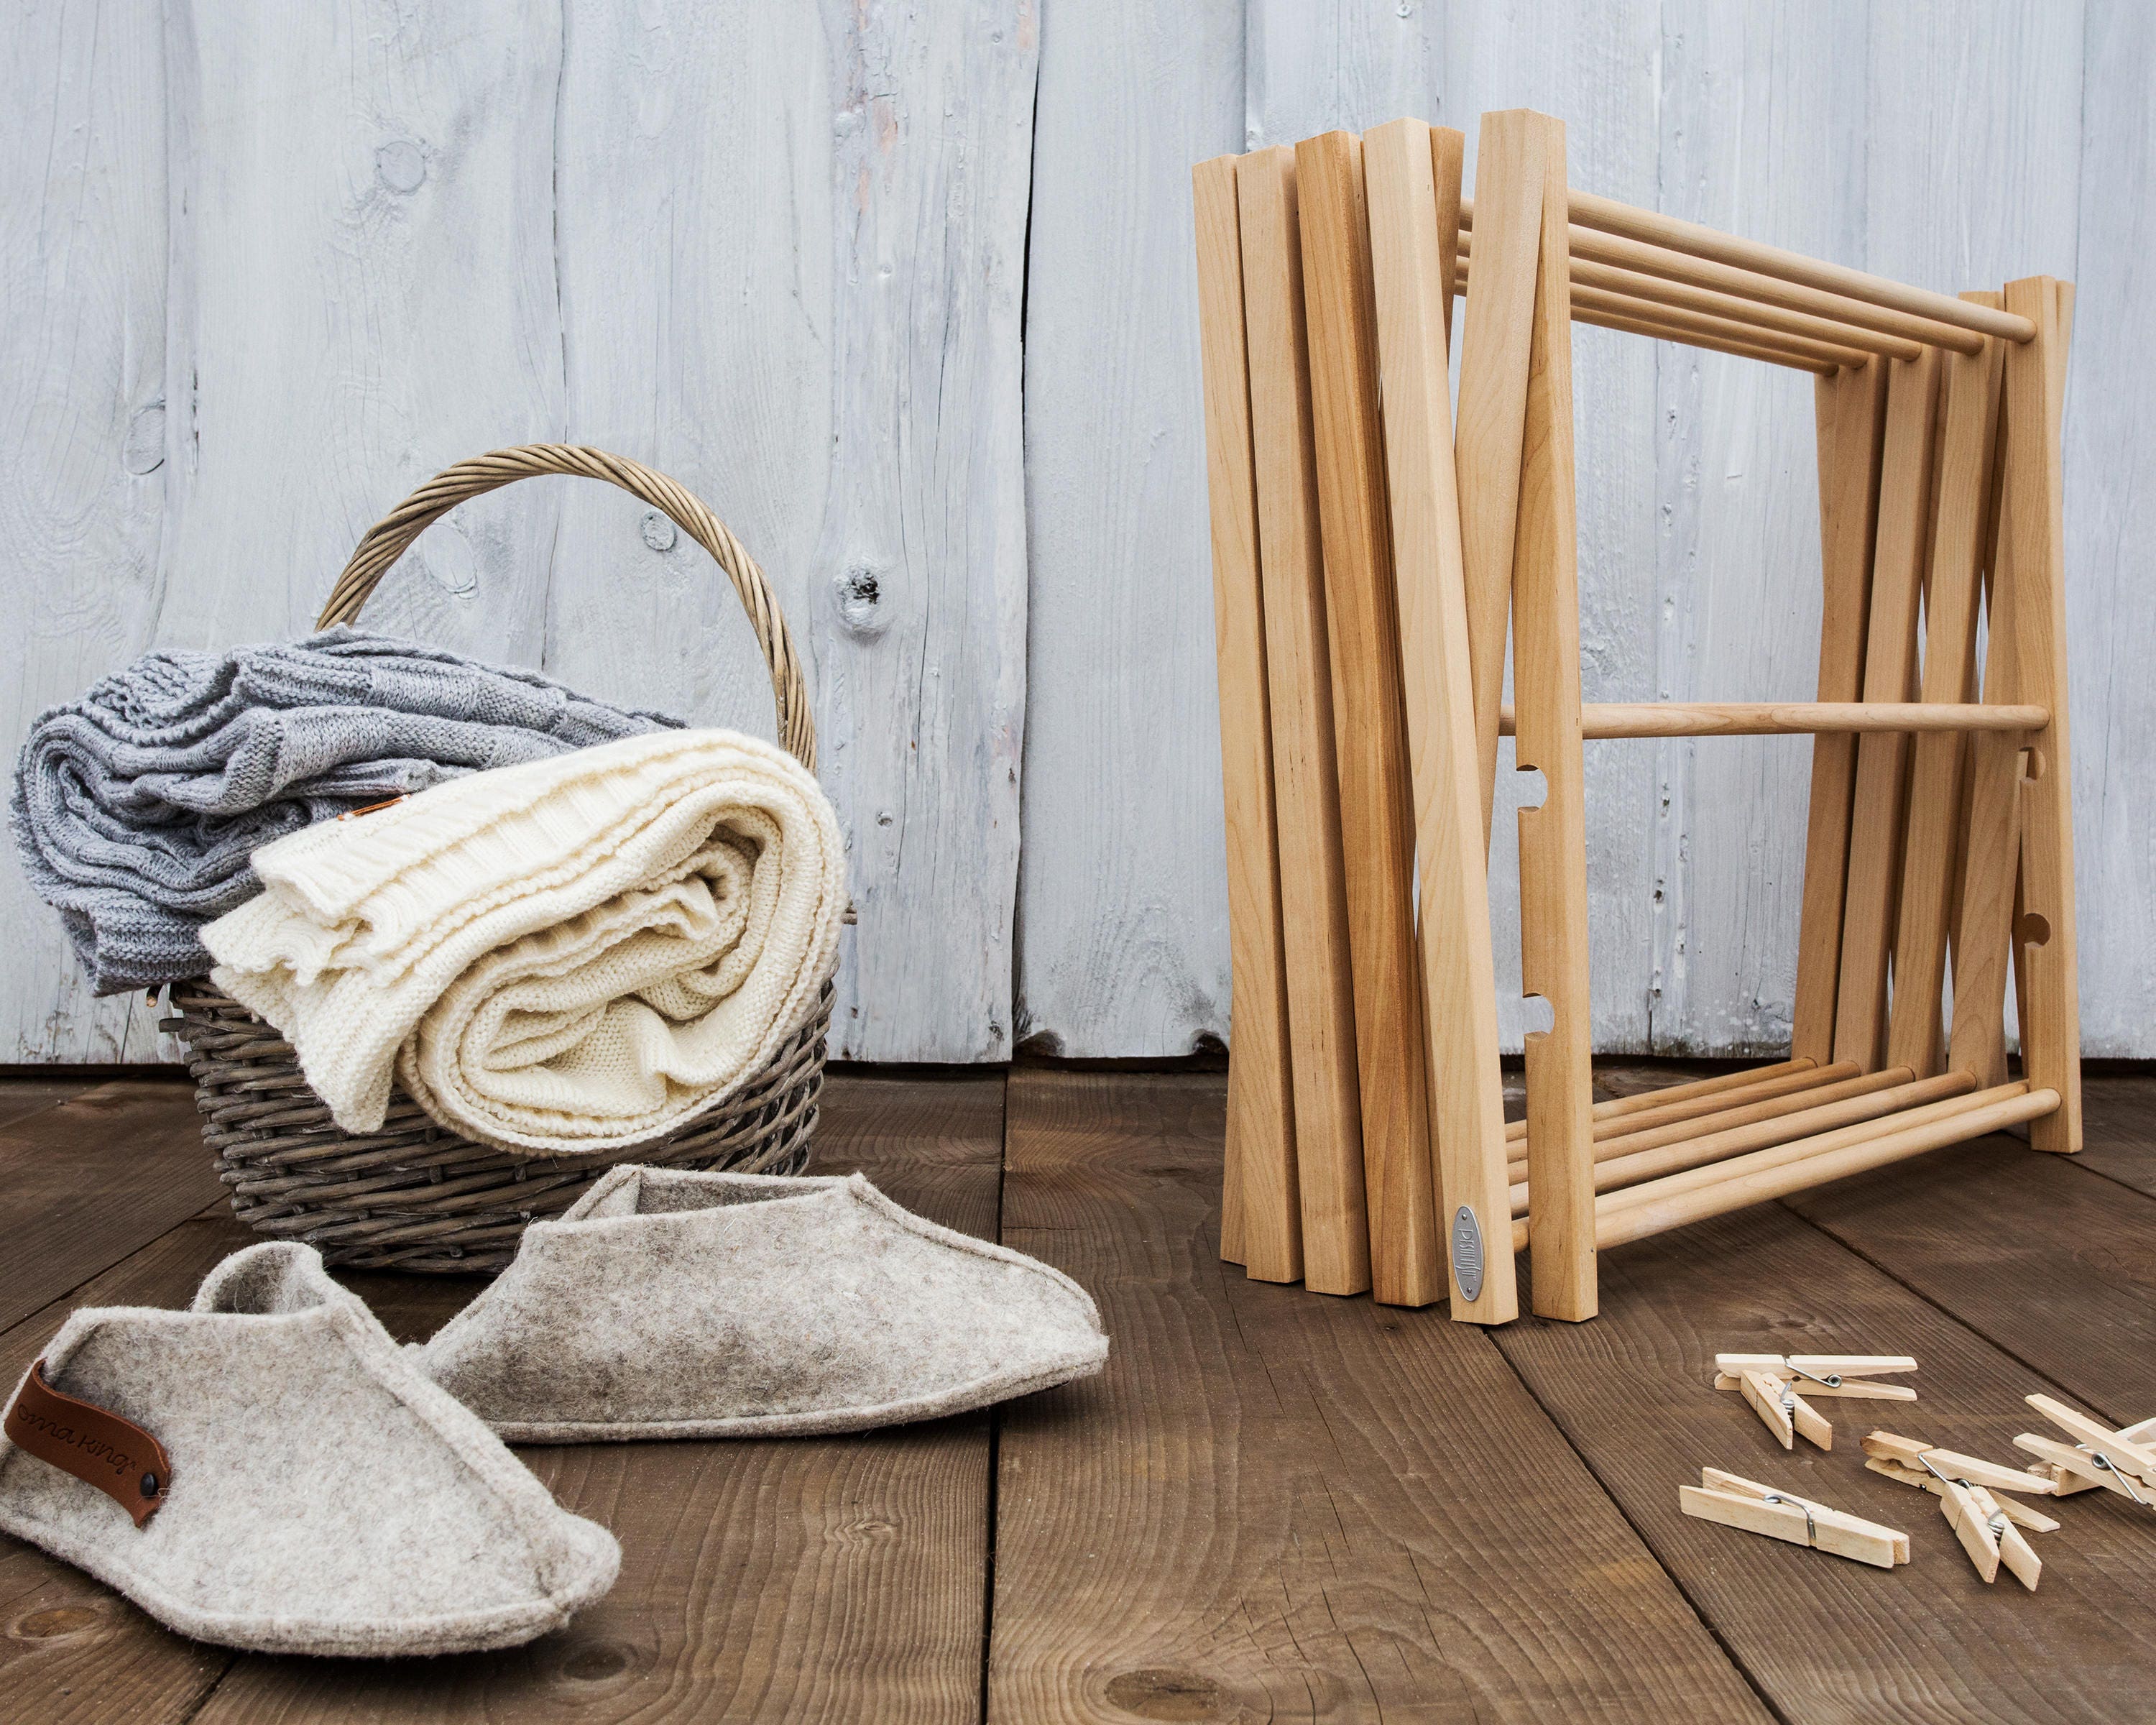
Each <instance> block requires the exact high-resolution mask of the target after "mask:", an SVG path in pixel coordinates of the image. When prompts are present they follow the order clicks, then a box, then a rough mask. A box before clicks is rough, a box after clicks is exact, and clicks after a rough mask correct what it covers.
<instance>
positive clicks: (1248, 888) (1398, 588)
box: [1193, 110, 2082, 1323]
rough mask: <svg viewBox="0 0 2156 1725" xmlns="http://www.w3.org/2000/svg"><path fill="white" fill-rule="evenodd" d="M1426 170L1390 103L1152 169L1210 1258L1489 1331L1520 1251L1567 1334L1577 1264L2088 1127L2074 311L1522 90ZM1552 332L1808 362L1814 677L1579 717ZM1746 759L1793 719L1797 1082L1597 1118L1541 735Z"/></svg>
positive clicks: (2069, 1139) (1577, 762) (1434, 132)
mask: <svg viewBox="0 0 2156 1725" xmlns="http://www.w3.org/2000/svg"><path fill="white" fill-rule="evenodd" d="M1464 144H1465V140H1464V138H1463V136H1461V134H1460V133H1459V132H1456V131H1449V130H1445V129H1443V128H1433V127H1430V126H1425V125H1424V124H1423V123H1422V122H1421V121H1413V120H1403V121H1394V122H1393V123H1391V124H1390V125H1388V126H1379V127H1378V128H1377V129H1375V130H1374V131H1370V132H1368V133H1366V134H1364V135H1363V136H1361V137H1359V138H1358V137H1357V136H1354V135H1353V134H1351V133H1347V132H1331V133H1327V134H1326V135H1324V136H1321V137H1316V138H1310V139H1306V140H1305V141H1303V142H1301V143H1300V144H1298V145H1296V146H1293V148H1288V147H1285V146H1282V147H1277V148H1273V149H1268V150H1261V151H1255V152H1253V153H1252V154H1250V155H1247V156H1243V157H1222V158H1219V159H1217V160H1215V161H1212V162H1204V163H1202V164H1200V165H1199V167H1198V168H1197V169H1196V170H1195V172H1194V176H1193V180H1194V187H1195V193H1196V206H1197V228H1198V257H1199V300H1200V314H1201V316H1200V323H1201V332H1202V347H1203V352H1204V378H1205V419H1206V432H1207V438H1206V443H1207V454H1208V476H1209V489H1210V495H1211V515H1212V531H1213V552H1214V598H1215V617H1216V623H1217V645H1218V651H1219V684H1220V715H1221V733H1222V737H1221V741H1222V764H1223V772H1224V781H1225V789H1226V808H1227V821H1228V850H1229V923H1230V932H1231V940H1232V951H1233V961H1234V975H1235V1000H1234V1022H1235V1057H1234V1060H1233V1061H1232V1062H1231V1064H1230V1067H1229V1120H1228V1149H1227V1160H1226V1169H1225V1181H1224V1209H1223V1221H1222V1229H1221V1252H1222V1255H1223V1256H1224V1258H1226V1259H1228V1260H1230V1261H1235V1262H1240V1263H1241V1264H1243V1265H1245V1267H1246V1269H1247V1271H1248V1272H1249V1274H1250V1276H1253V1277H1254V1278H1258V1279H1261V1280H1266V1281H1295V1280H1297V1279H1300V1280H1301V1281H1303V1282H1304V1283H1305V1284H1306V1286H1309V1287H1311V1288H1312V1289H1315V1290H1318V1291H1324V1292H1328V1293H1354V1292H1358V1291H1363V1289H1366V1288H1367V1289H1369V1290H1371V1291H1373V1294H1374V1296H1375V1297H1376V1298H1378V1299H1379V1300H1381V1301H1388V1302H1391V1303H1397V1304H1405V1305H1421V1304H1425V1303H1428V1302H1430V1301H1435V1300H1436V1299H1438V1298H1440V1297H1444V1296H1446V1295H1447V1294H1449V1295H1450V1299H1451V1306H1452V1313H1453V1316H1454V1317H1456V1318H1461V1319H1465V1320H1468V1321H1471V1322H1482V1323H1500V1322H1506V1321H1507V1320H1509V1319H1511V1318H1512V1317H1515V1316H1516V1315H1517V1312H1518V1296H1517V1281H1516V1277H1515V1271H1514V1260H1515V1255H1516V1254H1517V1252H1518V1251H1519V1250H1522V1248H1528V1247H1531V1248H1532V1266H1533V1278H1532V1283H1533V1286H1532V1295H1533V1309H1534V1310H1535V1311H1536V1312H1539V1313H1541V1314H1543V1315H1544V1316H1548V1317H1564V1318H1585V1317H1592V1316H1593V1315H1594V1311H1595V1301H1596V1292H1595V1287H1596V1277H1595V1254H1596V1251H1597V1250H1598V1249H1599V1247H1604V1246H1609V1245H1617V1244H1620V1243H1622V1242H1625V1241H1628V1240H1637V1239H1640V1238H1643V1237H1645V1236H1646V1235H1651V1234H1655V1233H1658V1232H1661V1231H1662V1230H1666V1229H1669V1228H1674V1227H1677V1226H1680V1225H1681V1224H1685V1223H1687V1222H1691V1221H1694V1220H1697V1219H1702V1218H1704V1217H1707V1216H1712V1215H1717V1214H1722V1213H1723V1212H1725V1211H1727V1210H1730V1209H1737V1208H1739V1207H1741V1206H1743V1205H1745V1204H1753V1203H1757V1202H1759V1201H1762V1200H1763V1199H1769V1198H1774V1197H1779V1196H1780V1195H1783V1194H1787V1193H1790V1192H1794V1191H1798V1190H1801V1189H1804V1188H1807V1187H1810V1186H1814V1185H1817V1184H1820V1183H1823V1182H1825V1181H1828V1180H1833V1179H1838V1178H1842V1177H1843V1176H1845V1175H1847V1174H1851V1173H1857V1172H1859V1171H1861V1170H1863V1169H1866V1168H1876V1167H1879V1166H1881V1165H1882V1164H1884V1163H1890V1162H1893V1161H1897V1160H1899V1159H1900V1158H1904V1157H1907V1156H1913V1155H1916V1154H1917V1153H1921V1152H1922V1151H1926V1150H1930V1149H1933V1148H1936V1147H1940V1146H1942V1145H1945V1144H1950V1143H1953V1142H1959V1141H1961V1140H1963V1139H1968V1138H1973V1137H1978V1136H1979V1135H1981V1134H1983V1133H1985V1132H1994V1131H1997V1130H1999V1128H2001V1127H2006V1126H2010V1125H2013V1124H2015V1123H2017V1122H2028V1126H2029V1134H2030V1142H2031V1143H2032V1144H2033V1145H2035V1147H2038V1148H2040V1149H2046V1150H2057V1151H2072V1150H2077V1149H2079V1148H2080V1147H2081V1142H2082V1136H2081V1093H2080V1076H2079V1071H2080V1068H2079V1055H2080V1025H2079V1017H2078V1009H2077V1006H2076V999H2075V965H2074V901H2073V866H2072V865H2073V838H2072V813H2071V807H2070V803H2069V795H2068V792H2069V786H2070V783H2071V775H2070V773H2069V770H2068V757H2067V738H2066V660H2065V636H2064V624H2065V602H2064V591H2063V584H2062V569H2061V564H2062V525H2061V508H2060V473H2059V417H2060V407H2061V394H2062V391H2063V387H2064V381H2065V372H2066V343H2067V338H2068V333H2069V329H2070V326H2071V311H2072V289H2071V286H2070V285H2067V284H2065V283H2062V282H2058V281H2054V280H2051V279H2050V278H2048V277H2043V276H2037V277H2030V278H2027V279H2025V280H2018V281H2014V282H2010V283H2008V284H2007V285H2006V287H2005V291H2004V293H2003V294H2000V293H1993V292H1977V293H1969V294H1964V295H1962V296H1961V297H1960V298H1958V299H1955V298H1949V297H1948V296H1946V295H1939V294H1934V293H1928V292H1924V291H1922V290H1917V289H1914V288H1910V287H1906V286H1903V285H1900V284H1898V283H1895V282H1892V281H1887V280H1882V279H1881V278H1879V277H1876V276H1871V275H1863V274H1861V273H1860V272H1858V271H1856V270H1847V269H1843V268H1840V267H1839V266H1836V265H1834V264H1825V263H1820V262H1818V261H1815V260H1814V259H1808V258H1804V257H1800V256H1799V255H1797V254H1793V253H1789V252H1785V251H1780V250H1778V249H1774V248H1772V247H1768V246H1764V245H1759V244H1753V243H1752V242H1749V241H1745V240H1741V239H1732V238H1730V237H1728V236H1727V235H1724V234H1719V233H1716V232H1714V231H1712V230H1711V229H1708V228H1701V227H1697V226H1694V225H1692V224H1691V223H1684V222H1679V221H1676V220H1673V219H1671V218H1667V217H1665V216H1661V215H1657V214H1655V213H1651V212H1649V211H1645V210H1640V209H1635V208H1630V207H1628V206H1626V205H1624V204H1620V203H1612V202H1610V201H1609V200H1608V199H1606V198H1595V197H1592V196H1589V195H1588V194H1585V193H1579V192H1576V191H1573V190H1571V189H1569V186H1568V180H1567V177H1566V172H1565V154H1564V131H1563V126H1562V125H1561V124H1560V123H1559V122H1558V121H1555V120H1553V119H1551V118H1549V117H1548V116H1543V115H1539V114H1535V113H1532V112H1528V111H1526V110H1516V111H1512V112H1507V113H1498V114H1489V115H1486V116H1483V119H1482V122H1481V141H1480V151H1479V159H1478V167H1477V186H1476V192H1477V196H1476V200H1475V202H1474V203H1473V204H1472V205H1471V204H1469V203H1467V202H1466V200H1464V199H1463V198H1461V197H1460V164H1461V159H1462V156H1463V152H1464ZM1462 290H1464V291H1465V292H1466V313H1465V317H1464V328H1463V330H1462V332H1461V336H1460V341H1461V352H1460V388H1459V424H1458V432H1457V437H1456V439H1455V433H1454V426H1453V423H1452V413H1451V406H1450V398H1449V393H1448V389H1447V382H1446V372H1447V361H1448V351H1449V348H1450V342H1451V339H1452V300H1453V296H1454V294H1455V292H1458V291H1462ZM1575 321H1578V322H1584V323H1594V324H1599V325H1602V326H1606V327H1609V328H1614V329H1620V330H1629V331H1635V332H1638V333H1641V334H1645V335H1650V336H1658V337H1660V338H1661V339H1663V340H1666V341H1681V342H1685V343H1688V344H1690V345H1691V346H1694V347H1705V348H1711V349H1714V350H1716V351H1718V352H1731V353H1736V354H1739V355H1743V356H1745V357H1751V358H1754V359H1758V360H1762V361H1764V362H1768V363H1770V364H1776V365H1782V366H1788V367H1795V368H1797V369H1799V370H1804V371H1809V372H1814V373H1815V374H1816V377H1817V382H1816V386H1815V388H1816V409H1817V423H1818V434H1819V474H1820V542H1821V563H1822V576H1823V581H1824V592H1825V603H1824V606H1823V610H1822V619H1823V620H1822V624H1821V632H1820V665H1819V691H1818V692H1819V699H1818V700H1817V701H1812V702H1801V703H1778V704H1743V703H1729V702H1712V703H1691V704H1682V705H1678V704H1668V703H1642V704H1621V705H1609V706H1600V705H1598V706H1584V705H1583V704H1582V702H1581V700H1580V685H1579V639H1578V637H1579V618H1578V583H1577V573H1576V557H1577V549H1576V543H1575V540H1576V532H1577V522H1576V519H1575V510H1574V503H1573V412H1572V343H1571V329H1570V326H1571V325H1572V324H1573V322H1575ZM1979 614H1981V615H1982V616H1983V617H1984V619H1985V623H1986V625H1987V627H1986V631H1985V632H1986V634H1987V636H1988V641H1989V645H1988V646H1987V647H1986V649H1984V653H1983V655H1982V663H1981V665H1980V667H1979V652H1978V640H1979V625H1978V620H1979ZM1920 615H1921V618H1922V629H1921V635H1920V630H1919V617H1920ZM1508 625H1509V629H1510V632H1511V637H1512V672H1513V685H1514V690H1515V700H1514V703H1513V705H1512V706H1509V707H1507V706H1501V704H1500V701H1501V690H1502V686H1503V679H1504V665H1505V645H1506V639H1507V628H1508ZM1920 641H1921V652H1920ZM1764 733H1797V734H1807V735H1810V736H1811V737H1813V738H1814V739H1815V741H1814V743H1813V754H1812V768H1811V793H1810V813H1809V829H1808V834H1807V842H1806V855H1805V875H1804V898H1803V906H1802V913H1801V923H1800V928H1799V952H1798V964H1797V979H1796V999H1795V1007H1794V1021H1793V1022H1794V1034H1793V1038H1792V1043H1791V1047H1790V1050H1789V1059H1787V1060H1783V1061H1780V1062H1778V1063H1776V1064H1774V1065H1768V1066H1763V1067H1760V1068H1758V1069H1755V1070H1750V1071H1747V1072H1744V1073H1741V1074H1735V1075H1730V1076H1722V1077H1718V1078H1714V1079H1710V1080H1707V1081H1701V1082H1698V1083H1693V1084H1685V1085H1678V1086H1671V1087H1670V1088H1668V1089H1666V1090H1662V1091H1655V1092H1652V1093H1650V1094H1648V1095H1645V1096H1630V1097H1626V1098H1624V1099H1622V1100H1620V1101H1612V1102H1604V1103H1599V1104H1598V1103H1595V1102H1594V1100H1593V1096H1592V1091H1591V1089H1590V1083H1591V1074H1590V1067H1589V1051H1590V1050H1589V1022H1588V926H1587V879H1586V846H1585V811H1584V803H1583V795H1582V792H1583V747H1582V745H1583V744H1584V742H1588V741H1592V740H1596V739H1600V738H1604V737H1681V736H1727V735H1759V734H1764ZM1501 734H1511V735H1513V736H1514V737H1515V738H1516V748H1517V763H1518V765H1519V767H1520V768H1522V770H1526V769H1528V768H1534V769H1537V770H1538V771H1539V773H1541V776H1542V778H1543V782H1544V784H1545V785H1546V787H1547V794H1546V796H1545V798H1544V799H1543V802H1542V803H1541V804H1540V805H1539V806H1537V807H1534V808H1530V809H1522V810H1521V812H1520V876H1521V886H1520V891H1521V928H1522V955H1521V956H1522V980H1523V988H1524V990H1525V992H1526V993H1529V994H1532V995H1537V996H1539V997H1541V999H1543V1000H1544V1001H1546V1002H1547V1003H1548V1009H1549V1015H1550V1024H1549V1028H1548V1029H1544V1030H1541V1031H1537V1032H1531V1033H1530V1034H1528V1036H1527V1044H1526V1068H1527V1074H1526V1076H1527V1118H1526V1120H1525V1121H1524V1122H1518V1123H1516V1124H1513V1125H1511V1126H1507V1123H1506V1122H1505V1120H1504V1117H1503V1111H1502V1096H1501V1077H1500V1071H1499V1065H1498V1055H1497V1028H1496V985H1495V981H1494V966H1493V961H1492V955H1491V938H1490V924H1489V897H1488V882H1487V877H1486V870H1487V858H1488V845H1489V829H1490V822H1491V808H1492V802H1493V798H1494V793H1495V777H1496V758H1497V739H1498V737H1499V736H1500V735H1501ZM1950 951H1951V959H1952V965H1951V973H1952V977H1953V1012H1952V1016H1951V1019H1950V1020H1946V1019H1943V1017H1942V1013H1941V1008H1940V1003H1941V997H1942V993H1943V988H1944V984H1945V980H1946V978H1947V976H1948V959H1949V952H1950ZM2008 963H2012V964H2013V965H2014V967H2015V978H2016V999H2017V1000H2018V1002H2019V1005H2020V1035H2021V1048H2022V1065H2023V1072H2024V1076H2023V1077H2021V1078H2020V1079H2018V1080H2013V1081H2010V1080H2009V1076H2008V1073H2007V1070H2006V1057H2005V1024H2004V1002H2005V978H2006V968H2007V965H2008ZM1890 978H1891V979H1892V989H1891V993H1890V988H1889V981H1890Z"/></svg>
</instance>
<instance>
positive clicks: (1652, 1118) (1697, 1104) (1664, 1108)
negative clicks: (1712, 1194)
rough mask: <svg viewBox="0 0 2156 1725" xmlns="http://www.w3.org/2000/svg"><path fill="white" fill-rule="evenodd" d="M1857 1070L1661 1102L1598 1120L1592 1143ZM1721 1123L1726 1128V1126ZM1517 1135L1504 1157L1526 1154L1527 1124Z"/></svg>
mask: <svg viewBox="0 0 2156 1725" xmlns="http://www.w3.org/2000/svg"><path fill="white" fill-rule="evenodd" d="M1859 1070H1860V1069H1859V1067H1858V1066H1857V1065H1856V1062H1855V1061H1854V1060H1845V1061H1843V1062H1842V1063H1841V1064H1840V1065H1833V1066H1808V1067H1805V1068H1804V1070H1800V1071H1795V1072H1784V1073H1780V1074H1778V1075H1777V1076H1774V1077H1771V1078H1762V1079H1758V1080H1755V1081H1753V1082H1752V1083H1750V1084H1748V1085H1744V1086H1741V1087H1738V1088H1732V1089H1728V1090H1722V1091H1709V1092H1707V1093H1705V1094H1703V1095H1700V1096H1680V1097H1677V1098H1676V1099H1675V1100H1672V1101H1664V1102H1662V1103H1661V1106H1658V1107H1653V1108H1640V1109H1635V1110H1634V1111H1632V1112H1631V1113H1630V1114H1619V1115H1610V1116H1598V1117H1596V1119H1595V1122H1594V1142H1596V1143H1598V1144H1599V1143H1601V1142H1604V1140H1606V1139H1612V1138H1622V1137H1632V1136H1634V1135H1635V1134H1637V1133H1640V1132H1651V1131H1655V1130H1657V1129H1659V1128H1661V1127H1666V1126H1670V1125H1672V1124H1676V1123H1678V1122H1684V1121H1689V1120H1699V1119H1702V1118H1704V1117H1712V1116H1717V1115H1722V1114H1727V1113H1728V1112H1729V1111H1731V1110H1732V1109H1736V1108H1746V1107H1750V1106H1754V1105H1755V1104H1758V1103H1761V1102H1765V1101H1773V1100H1775V1099H1777V1098H1779V1097H1782V1096H1793V1095H1798V1094H1801V1093H1803V1092H1805V1091H1812V1090H1816V1089H1817V1088H1819V1087H1820V1086H1822V1085H1832V1084H1835V1083H1837V1082H1839V1081H1841V1080H1843V1079H1847V1078H1854V1077H1855V1076H1856V1075H1857V1072H1858V1071H1859ZM1723 1123H1724V1124H1725V1125H1727V1123H1728V1122H1723ZM1517 1127H1518V1130H1517V1132H1512V1131H1510V1130H1509V1129H1508V1131H1507V1137H1510V1138H1512V1139H1513V1140H1514V1142H1513V1145H1512V1148H1511V1149H1510V1150H1509V1151H1508V1152H1507V1154H1508V1155H1510V1156H1512V1157H1520V1156H1524V1155H1526V1154H1527V1151H1526V1149H1525V1148H1524V1147H1523V1144H1522V1142H1521V1141H1523V1140H1525V1138H1526V1137H1527V1122H1525V1121H1521V1122H1517ZM1700 1130H1704V1128H1700Z"/></svg>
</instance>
